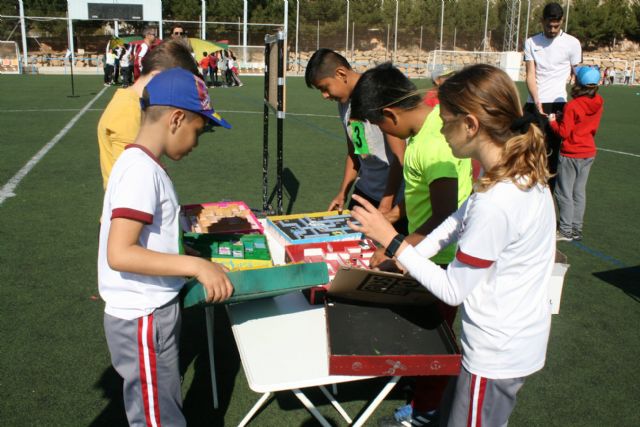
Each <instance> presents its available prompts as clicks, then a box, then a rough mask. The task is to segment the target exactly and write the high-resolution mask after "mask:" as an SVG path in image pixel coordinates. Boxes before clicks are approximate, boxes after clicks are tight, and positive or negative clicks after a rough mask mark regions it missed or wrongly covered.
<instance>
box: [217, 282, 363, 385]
mask: <svg viewBox="0 0 640 427" xmlns="http://www.w3.org/2000/svg"><path fill="white" fill-rule="evenodd" d="M227 310H228V313H229V318H230V320H231V329H232V331H233V336H234V337H235V340H236V344H237V346H238V351H239V352H240V357H241V359H242V366H243V368H244V371H245V374H246V376H247V382H248V383H249V387H250V388H251V390H253V391H255V392H258V393H266V392H274V391H281V390H292V389H296V388H304V387H312V386H318V385H327V384H337V383H343V382H349V381H359V380H363V379H367V378H371V377H357V376H332V375H329V357H328V344H327V342H328V341H327V329H326V319H325V311H324V306H322V305H310V304H309V303H308V302H307V300H306V299H305V297H304V296H303V295H302V293H300V292H294V293H290V294H286V295H282V296H278V297H275V298H268V299H262V300H256V301H249V302H244V303H239V304H232V305H229V306H228V307H227Z"/></svg>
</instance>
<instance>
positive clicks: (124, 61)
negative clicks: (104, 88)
mask: <svg viewBox="0 0 640 427" xmlns="http://www.w3.org/2000/svg"><path fill="white" fill-rule="evenodd" d="M120 70H121V73H122V87H123V88H126V87H128V86H129V85H131V83H133V82H132V81H131V46H130V45H128V44H125V45H124V46H123V47H122V53H121V56H120Z"/></svg>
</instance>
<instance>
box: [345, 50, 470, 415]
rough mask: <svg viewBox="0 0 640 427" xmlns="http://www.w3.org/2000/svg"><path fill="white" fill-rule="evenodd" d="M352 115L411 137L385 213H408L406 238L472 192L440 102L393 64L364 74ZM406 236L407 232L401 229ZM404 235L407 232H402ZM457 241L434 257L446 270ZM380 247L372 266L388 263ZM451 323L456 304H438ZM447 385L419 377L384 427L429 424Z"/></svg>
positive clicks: (418, 234) (416, 236)
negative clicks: (397, 199) (400, 187)
mask: <svg viewBox="0 0 640 427" xmlns="http://www.w3.org/2000/svg"><path fill="white" fill-rule="evenodd" d="M351 102H352V104H351V105H352V108H353V109H352V117H354V118H357V119H361V120H368V121H369V122H371V123H373V124H375V125H377V126H378V127H380V129H381V130H382V131H383V132H385V133H386V134H387V135H394V136H395V137H397V138H402V139H407V149H406V151H405V154H404V167H403V173H404V184H405V188H404V199H403V200H402V201H401V203H399V204H397V205H395V206H394V207H393V209H391V211H390V212H389V213H387V214H386V215H385V217H387V219H388V220H390V221H391V222H393V220H394V219H395V218H397V217H398V216H400V215H404V214H405V213H406V217H407V219H408V232H409V233H411V234H409V235H408V236H407V237H406V240H407V242H409V243H411V244H414V245H415V244H418V243H419V242H421V241H422V240H423V239H424V238H425V236H427V235H428V234H429V233H430V232H432V231H433V230H434V229H436V227H438V226H439V225H440V224H441V223H442V222H443V221H444V220H445V219H446V218H447V217H448V216H449V215H451V214H452V213H453V212H455V211H456V210H457V209H458V208H459V207H460V206H461V205H462V203H464V201H465V200H466V199H467V197H469V194H470V193H471V163H470V161H469V159H457V158H455V157H454V156H453V154H452V152H451V148H450V147H449V145H448V144H447V141H446V140H445V138H444V136H443V135H442V133H441V130H442V127H443V125H442V120H441V118H440V116H439V114H440V105H439V104H437V103H436V104H435V105H430V104H429V103H425V102H424V100H423V97H422V93H421V92H420V91H418V90H417V88H416V86H415V85H414V84H413V83H412V82H411V81H410V80H409V79H408V78H407V77H406V76H405V75H404V74H402V72H401V71H400V70H398V69H397V68H395V67H393V65H392V64H390V63H387V64H382V65H379V66H377V67H375V68H373V69H371V70H368V71H367V72H365V73H364V74H363V75H362V77H361V78H360V80H359V81H358V84H357V85H356V87H355V89H354V90H353V93H352V98H351ZM402 234H404V233H402ZM403 238H404V236H403ZM455 249H456V248H455V245H451V246H448V247H445V248H443V249H442V250H441V251H439V252H438V253H437V254H435V255H434V256H433V257H431V260H432V261H433V262H434V263H436V264H438V265H440V266H441V267H443V268H446V266H447V265H448V264H449V263H450V262H452V261H453V259H454V256H455ZM383 254H384V250H378V251H376V253H375V254H374V256H373V257H372V259H371V266H372V267H378V266H381V265H382V264H383V263H385V264H386V263H387V261H388V258H387V257H385V256H384V255H383ZM438 308H439V310H440V312H441V314H442V316H443V318H444V319H445V321H446V322H447V323H448V324H449V326H452V325H453V320H454V318H455V315H456V308H455V307H451V306H449V305H446V304H445V303H443V302H439V303H438ZM446 385H447V379H446V378H445V377H437V376H436V377H418V378H417V380H416V386H415V390H414V395H413V400H412V403H411V404H410V405H406V406H403V407H400V408H399V409H398V410H397V411H396V413H395V414H394V417H393V418H390V419H387V420H385V421H384V422H383V424H381V425H384V426H385V427H391V426H402V425H408V424H409V423H411V425H414V426H420V425H425V424H427V425H431V424H432V423H433V422H435V419H436V418H437V413H436V412H435V411H436V409H437V408H438V405H439V403H440V399H441V397H442V394H443V392H444V389H445V387H446Z"/></svg>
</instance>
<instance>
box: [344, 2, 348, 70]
mask: <svg viewBox="0 0 640 427" xmlns="http://www.w3.org/2000/svg"><path fill="white" fill-rule="evenodd" d="M346 31H347V34H346V36H345V38H344V57H345V58H347V57H348V55H349V0H347V29H346Z"/></svg>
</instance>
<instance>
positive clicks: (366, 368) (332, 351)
mask: <svg viewBox="0 0 640 427" xmlns="http://www.w3.org/2000/svg"><path fill="white" fill-rule="evenodd" d="M436 301H437V299H436V298H435V297H434V296H433V295H432V294H431V293H430V292H429V291H427V290H426V289H425V288H424V287H423V286H422V285H421V284H420V283H418V282H417V281H416V280H415V279H412V278H410V277H407V276H403V275H401V274H397V273H387V272H379V271H371V270H364V269H356V268H348V267H341V268H340V270H339V271H338V273H337V274H336V277H335V278H334V279H333V282H332V284H331V287H330V289H329V292H328V294H327V297H326V301H325V310H326V317H327V331H328V339H329V373H330V374H331V375H376V376H384V375H403V376H406V375H457V374H458V373H459V372H460V366H461V354H460V350H459V348H458V346H457V344H456V341H455V337H454V335H453V332H452V331H451V329H450V328H449V326H448V325H447V324H446V322H445V321H444V320H443V319H442V316H441V315H440V312H439V310H438V306H437V304H435V302H436Z"/></svg>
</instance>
